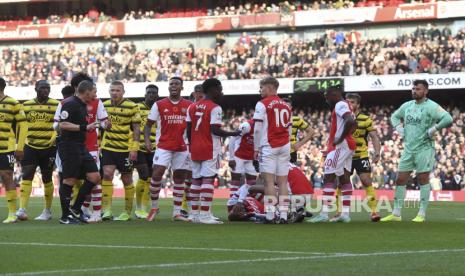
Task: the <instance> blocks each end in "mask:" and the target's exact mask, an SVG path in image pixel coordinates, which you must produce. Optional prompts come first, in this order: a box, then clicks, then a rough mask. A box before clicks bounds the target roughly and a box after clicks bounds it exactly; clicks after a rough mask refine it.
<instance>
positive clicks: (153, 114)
mask: <svg viewBox="0 0 465 276" xmlns="http://www.w3.org/2000/svg"><path fill="white" fill-rule="evenodd" d="M148 119H149V120H150V121H154V122H157V121H159V120H160V112H159V111H158V105H157V103H155V104H154V105H153V106H152V108H151V109H150V113H149V116H148Z"/></svg>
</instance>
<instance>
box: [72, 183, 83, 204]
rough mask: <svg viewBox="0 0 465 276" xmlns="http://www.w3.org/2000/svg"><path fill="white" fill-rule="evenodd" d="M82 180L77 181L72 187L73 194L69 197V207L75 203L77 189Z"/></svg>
mask: <svg viewBox="0 0 465 276" xmlns="http://www.w3.org/2000/svg"><path fill="white" fill-rule="evenodd" d="M82 183H83V180H78V181H77V182H76V184H74V186H73V194H72V195H71V205H73V204H74V202H76V198H77V195H78V194H79V189H80V188H81V186H82Z"/></svg>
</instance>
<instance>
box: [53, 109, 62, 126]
mask: <svg viewBox="0 0 465 276" xmlns="http://www.w3.org/2000/svg"><path fill="white" fill-rule="evenodd" d="M61 107H62V105H61V102H59V103H58V106H57V110H56V111H55V115H54V116H53V129H54V130H55V131H58V129H59V124H58V123H59V122H60V113H61Z"/></svg>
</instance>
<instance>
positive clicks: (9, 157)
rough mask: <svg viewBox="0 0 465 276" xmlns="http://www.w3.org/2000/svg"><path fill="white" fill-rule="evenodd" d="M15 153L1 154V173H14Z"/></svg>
mask: <svg viewBox="0 0 465 276" xmlns="http://www.w3.org/2000/svg"><path fill="white" fill-rule="evenodd" d="M15 162H16V158H15V152H14V151H10V152H2V153H0V171H12V170H14V168H15Z"/></svg>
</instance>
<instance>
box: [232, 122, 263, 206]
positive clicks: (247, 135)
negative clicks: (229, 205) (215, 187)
mask: <svg viewBox="0 0 465 276" xmlns="http://www.w3.org/2000/svg"><path fill="white" fill-rule="evenodd" d="M254 124H255V122H254V121H253V120H247V121H246V122H243V123H242V124H241V126H240V127H239V129H240V130H241V134H242V135H241V136H234V137H231V138H230V139H229V146H228V147H229V167H230V168H231V187H230V189H229V198H230V199H231V198H232V196H233V195H234V193H235V192H236V191H237V190H238V189H239V188H240V186H241V177H242V176H244V177H245V185H248V186H252V185H255V183H256V180H257V171H256V170H255V167H254V164H253V161H254V158H253V157H254V156H253V154H254V148H253V132H254Z"/></svg>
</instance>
